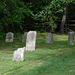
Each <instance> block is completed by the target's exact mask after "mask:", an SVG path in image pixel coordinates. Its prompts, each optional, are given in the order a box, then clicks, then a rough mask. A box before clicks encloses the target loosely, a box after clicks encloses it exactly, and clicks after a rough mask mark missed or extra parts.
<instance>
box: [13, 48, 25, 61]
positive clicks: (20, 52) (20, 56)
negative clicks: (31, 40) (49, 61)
mask: <svg viewBox="0 0 75 75" xmlns="http://www.w3.org/2000/svg"><path fill="white" fill-rule="evenodd" d="M24 54H25V47H23V48H18V49H17V50H16V51H14V54H13V61H14V60H16V61H23V60H24Z"/></svg>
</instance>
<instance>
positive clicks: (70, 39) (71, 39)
mask: <svg viewBox="0 0 75 75" xmlns="http://www.w3.org/2000/svg"><path fill="white" fill-rule="evenodd" d="M68 44H69V45H74V32H69V33H68Z"/></svg>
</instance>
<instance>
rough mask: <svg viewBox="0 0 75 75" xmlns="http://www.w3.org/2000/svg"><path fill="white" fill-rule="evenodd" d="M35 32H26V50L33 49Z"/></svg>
mask: <svg viewBox="0 0 75 75" xmlns="http://www.w3.org/2000/svg"><path fill="white" fill-rule="evenodd" d="M36 34H37V33H36V31H29V32H28V33H27V40H26V50H30V51H33V50H35V44H36Z"/></svg>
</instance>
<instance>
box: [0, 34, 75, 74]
mask: <svg viewBox="0 0 75 75" xmlns="http://www.w3.org/2000/svg"><path fill="white" fill-rule="evenodd" d="M45 42H46V33H42V34H41V33H38V34H37V42H36V50H35V51H25V57H24V58H25V60H24V61H12V57H13V52H14V51H15V50H16V49H17V48H21V47H24V46H25V43H22V42H21V41H20V40H14V42H13V43H6V42H5V41H3V40H0V75H75V45H74V46H72V45H68V36H67V35H56V34H54V35H53V44H47V43H45Z"/></svg>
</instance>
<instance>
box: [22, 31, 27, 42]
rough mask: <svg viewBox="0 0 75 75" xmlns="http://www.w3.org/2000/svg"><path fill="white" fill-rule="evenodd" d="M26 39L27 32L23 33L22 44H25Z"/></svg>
mask: <svg viewBox="0 0 75 75" xmlns="http://www.w3.org/2000/svg"><path fill="white" fill-rule="evenodd" d="M26 38H27V32H25V33H24V35H23V37H22V42H26Z"/></svg>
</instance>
